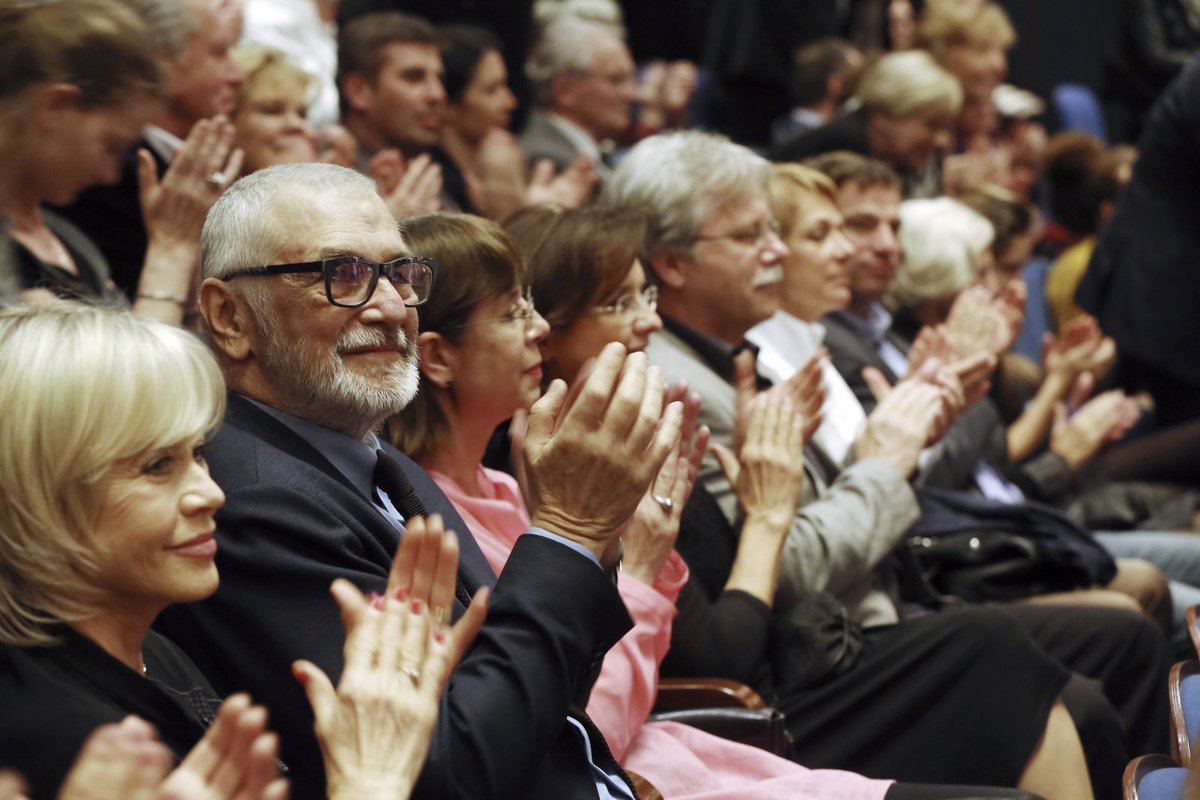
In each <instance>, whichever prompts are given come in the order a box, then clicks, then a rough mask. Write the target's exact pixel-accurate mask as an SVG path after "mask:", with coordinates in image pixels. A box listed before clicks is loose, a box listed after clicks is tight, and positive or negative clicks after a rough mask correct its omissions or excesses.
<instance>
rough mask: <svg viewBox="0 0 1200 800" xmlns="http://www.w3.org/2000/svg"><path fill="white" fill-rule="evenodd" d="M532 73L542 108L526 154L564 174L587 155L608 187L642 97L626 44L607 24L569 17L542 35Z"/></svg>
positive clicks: (528, 130) (529, 127)
mask: <svg viewBox="0 0 1200 800" xmlns="http://www.w3.org/2000/svg"><path fill="white" fill-rule="evenodd" d="M526 73H527V75H528V76H529V79H530V81H532V82H533V86H534V90H535V92H536V108H535V110H534V111H533V112H532V113H531V114H530V115H529V120H528V122H527V123H526V125H525V129H524V130H523V131H522V132H521V146H522V147H523V148H524V149H525V152H526V154H527V155H528V156H529V157H530V158H531V159H533V160H535V161H536V160H537V159H542V158H547V159H550V161H552V162H553V163H554V165H555V166H556V167H557V168H558V169H566V168H567V167H569V166H570V165H571V164H573V163H574V162H575V160H576V158H577V157H578V155H579V154H583V155H584V156H586V158H587V159H588V161H589V163H590V164H591V166H592V169H594V170H595V171H596V174H597V175H598V176H599V178H600V182H601V183H603V181H604V180H605V179H606V178H607V177H608V176H609V174H610V173H611V171H612V164H611V156H612V154H613V151H614V149H615V148H616V144H617V142H616V140H617V139H618V138H619V137H620V136H622V135H624V134H625V133H626V132H627V131H628V130H629V128H630V125H631V124H632V120H631V116H630V104H631V103H632V102H633V101H634V99H635V96H636V92H637V76H636V74H635V72H634V65H633V58H632V57H631V56H630V54H629V48H628V47H626V46H625V42H624V41H622V39H621V38H620V37H619V36H617V35H616V34H614V33H613V32H612V30H611V29H609V28H607V27H605V26H603V25H599V24H596V23H589V22H585V21H583V20H580V19H578V18H574V17H563V18H561V19H557V20H555V21H554V22H551V23H550V24H549V25H547V26H546V28H545V29H544V30H543V31H542V35H541V38H540V39H539V40H538V42H537V43H536V44H535V45H534V48H533V51H532V53H531V54H530V56H529V61H528V64H527V66H526Z"/></svg>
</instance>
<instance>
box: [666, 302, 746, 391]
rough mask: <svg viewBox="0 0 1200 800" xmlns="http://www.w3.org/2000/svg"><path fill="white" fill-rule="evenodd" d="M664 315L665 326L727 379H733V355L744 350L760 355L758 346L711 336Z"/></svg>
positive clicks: (712, 368) (710, 367)
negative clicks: (731, 342) (734, 342)
mask: <svg viewBox="0 0 1200 800" xmlns="http://www.w3.org/2000/svg"><path fill="white" fill-rule="evenodd" d="M659 316H661V317H662V321H663V327H664V328H666V329H667V330H668V331H670V332H671V333H673V334H675V335H676V336H678V337H679V338H680V340H681V341H683V343H684V344H686V345H687V346H688V347H691V348H692V349H693V350H695V351H696V355H698V356H699V357H700V360H701V361H703V362H704V363H705V364H706V365H708V367H709V369H711V370H713V371H714V372H716V373H717V374H718V375H720V376H721V377H723V378H724V379H725V380H727V381H732V380H733V357H734V356H736V355H737V354H738V353H740V352H742V351H743V350H749V351H750V352H752V353H754V356H755V358H757V357H758V347H757V346H755V345H753V344H751V343H749V342H743V343H741V344H736V345H734V344H730V343H729V342H727V341H725V340H724V339H718V338H717V337H716V336H711V335H709V334H707V333H704V332H702V331H698V330H696V329H695V328H693V327H691V326H690V325H685V324H684V323H682V322H680V321H679V320H677V319H673V318H671V317H668V316H666V315H665V314H660V315H659Z"/></svg>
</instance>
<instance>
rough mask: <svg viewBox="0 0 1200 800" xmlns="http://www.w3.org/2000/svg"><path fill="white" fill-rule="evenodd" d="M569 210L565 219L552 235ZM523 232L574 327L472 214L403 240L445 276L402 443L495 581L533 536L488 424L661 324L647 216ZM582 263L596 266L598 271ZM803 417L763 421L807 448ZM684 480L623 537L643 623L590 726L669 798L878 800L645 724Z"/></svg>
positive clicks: (619, 649)
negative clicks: (642, 250)
mask: <svg viewBox="0 0 1200 800" xmlns="http://www.w3.org/2000/svg"><path fill="white" fill-rule="evenodd" d="M564 214H565V216H567V219H566V220H563V221H562V222H563V224H558V223H559V222H560V220H559V217H560V216H562V215H564ZM576 223H579V224H578V225H577V224H576ZM513 224H514V226H515V229H519V237H520V238H521V239H524V238H525V237H526V235H527V234H528V235H530V236H538V235H541V234H545V235H546V236H547V238H548V239H549V241H547V242H544V244H546V245H547V247H548V248H549V249H547V250H546V251H544V253H543V255H545V254H548V253H550V252H551V251H553V252H554V253H556V254H558V255H562V256H563V260H561V261H558V262H557V263H558V264H559V265H560V266H561V267H562V271H561V272H560V273H558V274H557V275H556V276H554V277H553V278H552V277H551V276H550V275H549V274H547V273H545V272H543V271H538V272H536V273H533V274H532V277H535V283H534V286H533V297H534V299H535V300H536V298H537V297H538V296H539V294H540V295H541V296H547V297H548V296H550V295H551V294H554V290H552V289H551V288H550V284H551V283H552V284H553V285H554V287H556V288H557V289H560V290H561V291H562V292H563V293H564V295H569V296H570V300H569V301H561V302H556V303H555V305H554V307H553V308H552V311H551V314H552V318H553V319H556V320H560V321H561V322H562V324H563V325H565V326H566V327H565V329H560V330H556V331H553V332H551V333H550V335H549V336H548V335H547V334H548V332H549V326H547V322H546V320H545V319H543V317H542V316H541V314H540V312H536V311H534V310H533V307H532V306H531V305H529V304H528V302H527V300H525V299H524V297H525V296H523V295H522V292H521V289H520V286H521V278H522V277H523V274H524V270H523V268H522V261H523V260H522V258H521V254H520V252H519V251H518V250H517V248H516V247H515V245H514V243H513V240H512V239H510V238H509V236H508V235H506V234H505V233H504V232H503V231H502V230H500V229H499V228H498V227H497V226H496V225H494V224H492V223H490V222H486V221H484V220H481V219H479V218H475V217H469V216H445V215H436V216H428V217H419V218H416V219H413V220H409V221H407V222H406V225H405V227H406V230H405V236H406V239H407V241H408V243H409V245H410V246H411V247H412V248H413V249H414V250H415V251H417V252H421V253H425V254H428V255H429V256H431V257H432V258H435V259H437V260H438V261H439V262H440V263H441V264H442V265H443V266H442V276H441V280H440V282H439V284H438V288H437V289H436V290H435V291H434V293H433V296H432V297H431V298H430V301H429V302H428V303H427V304H425V305H423V306H420V310H419V313H420V315H421V321H420V328H421V331H422V333H421V339H420V341H421V356H422V363H421V372H422V375H421V384H422V385H421V390H420V391H419V392H418V394H417V400H416V401H415V402H414V403H412V404H410V406H409V407H408V408H407V409H405V411H404V412H403V413H402V414H401V415H400V416H399V417H398V418H397V419H396V420H395V424H394V425H392V427H391V429H390V430H391V433H392V436H393V440H394V441H396V442H397V444H398V445H399V446H400V447H401V448H402V449H405V450H406V451H407V452H409V453H410V454H412V455H414V456H415V457H416V458H417V460H418V461H420V462H421V463H422V465H423V466H424V467H425V468H426V469H428V470H429V472H430V474H431V475H432V476H433V477H434V479H435V480H436V481H437V482H438V484H439V485H440V486H441V487H442V489H443V490H444V491H445V492H446V494H447V496H448V497H449V498H450V499H451V501H453V502H454V504H455V506H456V508H457V509H458V511H459V513H460V514H461V515H462V517H463V519H464V520H465V521H466V523H467V525H468V526H469V527H470V528H471V532H472V533H473V534H474V538H475V539H476V541H478V542H479V545H480V547H481V548H482V550H483V552H484V555H485V556H486V557H487V558H488V560H489V563H490V564H491V565H492V567H493V569H495V570H497V571H499V570H500V569H501V568H502V567H503V566H504V563H505V561H506V559H507V558H508V554H509V552H510V550H511V549H512V547H513V546H514V544H515V542H516V540H517V538H518V537H519V536H520V535H521V534H522V533H524V532H525V531H526V530H527V529H528V525H529V515H528V511H527V509H526V506H525V502H524V500H523V494H522V491H521V487H520V485H519V483H518V482H517V480H515V479H514V478H513V477H511V476H509V475H507V474H505V473H502V472H498V471H494V470H490V469H487V468H485V467H483V466H481V464H480V461H481V459H482V458H483V454H484V451H485V449H486V447H487V445H488V440H489V437H490V435H491V433H492V427H493V426H495V424H496V423H498V422H500V421H502V420H504V419H506V418H507V417H509V416H512V415H513V414H519V413H520V412H521V411H522V410H523V409H524V408H525V407H526V406H527V405H529V404H530V403H531V402H532V401H533V399H535V398H536V397H537V395H538V391H539V386H538V384H539V383H540V382H542V381H546V380H549V379H550V377H551V375H559V376H566V377H567V379H568V380H573V379H575V377H576V374H577V372H578V367H579V366H580V365H581V364H582V363H583V362H584V361H586V360H587V359H588V358H590V357H592V356H595V355H596V354H597V353H599V351H600V350H601V349H602V348H603V347H604V345H606V344H608V343H609V342H612V341H620V342H622V343H624V344H626V346H627V347H628V348H629V349H631V350H637V349H640V348H642V347H644V346H645V344H646V340H647V338H648V337H649V335H650V334H651V333H652V332H653V331H654V330H657V328H658V326H659V325H660V322H659V320H658V318H657V316H656V315H655V313H654V294H653V291H647V290H646V288H645V278H644V276H643V275H642V273H641V268H640V267H638V266H636V261H635V255H636V251H637V244H636V242H637V240H638V238H639V237H640V236H641V234H642V231H643V230H644V225H645V223H644V221H643V220H642V218H641V217H640V216H639V215H637V214H633V213H629V212H607V211H580V212H561V211H553V210H544V209H532V210H528V211H526V212H522V214H519V215H518V216H517V217H516V218H515V219H514V220H513ZM581 226H582V227H581ZM548 228H553V229H552V230H548ZM585 230H586V232H587V235H586V236H585V235H583V234H584V231H585ZM562 237H566V238H565V239H563V238H562ZM558 245H562V246H563V247H562V249H559V247H558ZM588 263H590V264H592V265H594V268H593V269H588V268H587V267H586V264H588ZM538 264H539V270H540V268H543V267H544V266H545V262H544V260H543V259H541V258H540V257H539V258H538ZM555 299H556V301H557V300H561V298H560V297H556V298H555ZM552 325H553V323H552ZM569 338H570V339H576V338H577V339H579V342H578V344H579V345H581V346H580V347H573V346H572V345H571V342H569V341H568V339H569ZM539 346H540V352H539ZM585 349H586V350H588V352H585ZM543 358H544V359H545V361H544V362H543ZM472 373H474V374H472ZM543 373H544V374H543ZM422 398H423V399H422ZM694 412H695V408H694V407H693V414H694ZM794 412H795V409H794V407H787V406H783V405H781V406H780V407H778V408H775V409H773V411H772V413H771V414H770V415H768V416H769V417H770V418H771V420H772V421H773V422H772V429H771V434H772V435H773V434H777V433H779V432H780V431H781V430H783V431H789V432H790V433H791V435H792V437H793V441H792V443H793V444H796V445H797V446H798V441H799V437H800V426H799V421H798V419H797V417H796V414H795V413H794ZM517 427H519V425H518V426H517ZM681 438H682V437H681ZM686 438H687V439H688V440H690V439H691V437H690V436H688V437H686ZM768 438H769V437H768ZM687 446H688V447H690V446H691V443H690V441H689V442H688V445H687ZM702 446H703V445H702V444H701V447H702ZM681 450H682V447H681ZM802 479H803V478H802V476H796V475H793V477H792V482H791V487H792V488H793V489H794V491H793V492H791V494H792V499H791V500H790V501H785V502H784V504H785V505H789V504H790V505H789V507H788V508H787V509H786V512H785V513H784V515H783V516H784V517H785V518H786V517H788V516H790V514H791V513H792V511H793V508H794V502H795V500H794V498H795V495H796V494H797V493H798V491H799V482H800V481H802ZM690 482H691V475H690V474H689V462H688V459H687V458H685V457H683V454H682V452H681V453H680V454H679V456H678V457H677V458H675V459H673V460H670V461H669V462H668V465H667V466H666V467H664V470H663V472H662V473H661V474H660V476H659V480H658V481H657V482H656V485H655V486H654V487H653V488H652V490H651V491H650V492H649V493H648V494H647V496H646V497H645V498H644V500H643V502H642V503H641V505H640V506H639V508H638V510H637V512H636V514H635V516H634V517H633V518H632V519H631V520H630V523H629V530H628V531H627V532H626V534H625V535H624V536H623V537H622V538H623V541H624V548H625V549H624V558H623V562H622V572H621V575H620V578H619V579H618V588H619V590H620V592H621V597H622V599H623V600H624V602H625V604H626V606H627V608H628V609H629V611H630V614H631V615H632V616H633V618H634V621H635V628H634V630H633V631H632V632H631V633H630V634H629V635H627V636H626V637H625V638H624V639H622V640H621V642H620V643H618V644H617V645H616V647H614V648H613V649H612V650H611V651H610V652H609V654H608V656H607V657H606V658H605V660H604V665H603V668H602V670H601V675H600V679H599V682H598V683H597V684H596V686H595V687H594V688H593V690H592V693H591V700H590V702H589V704H588V713H589V715H590V716H591V717H592V719H593V721H595V722H596V724H597V725H598V726H599V727H600V729H601V731H602V732H603V733H604V735H605V738H606V741H607V742H608V744H609V746H610V747H611V748H612V751H613V753H614V755H616V757H617V758H618V760H619V761H620V762H621V764H622V765H623V766H625V767H626V768H628V769H630V770H633V771H634V772H636V773H638V774H641V775H643V776H645V777H646V778H648V779H649V780H650V782H651V783H652V784H654V786H655V787H656V788H657V789H658V790H659V791H661V792H662V793H663V794H664V796H667V797H671V798H688V797H704V798H706V799H708V798H711V799H713V800H716V799H717V798H729V799H730V800H732V799H733V798H735V797H736V798H763V799H765V798H785V797H786V798H791V797H798V796H804V797H830V798H832V797H856V798H864V800H865V798H874V799H875V800H878V798H882V797H883V795H884V793H885V792H886V790H887V788H888V786H889V782H887V781H871V780H868V779H866V778H862V777H860V776H857V775H853V774H851V773H845V772H810V771H808V770H805V769H804V768H802V767H799V766H797V765H796V764H794V763H792V762H790V761H787V760H784V759H781V758H777V757H775V756H772V755H770V754H768V753H766V752H765V751H763V750H759V749H757V748H753V747H749V746H745V745H739V744H735V743H732V742H728V741H725V740H723V739H719V738H716V737H714V736H711V735H708V734H705V733H702V732H700V731H699V730H696V729H693V728H690V727H688V726H684V725H679V724H675V723H659V722H655V723H647V722H646V717H647V714H648V713H649V709H650V706H651V705H652V703H653V699H654V695H655V691H656V687H657V682H658V664H659V662H660V661H661V660H662V657H663V654H664V653H665V652H666V649H667V645H668V642H669V640H670V636H671V620H672V617H674V616H675V613H676V612H675V599H676V596H677V595H678V594H679V592H680V589H681V587H682V586H683V585H684V584H685V582H686V581H687V580H688V571H687V567H686V565H684V563H683V561H682V559H681V558H680V556H679V555H678V554H677V553H675V552H674V551H673V550H672V547H671V544H672V542H673V541H674V538H675V533H676V532H677V531H678V527H679V517H680V513H681V512H682V507H683V505H684V503H685V500H686V495H687V490H688V488H689V484H690Z"/></svg>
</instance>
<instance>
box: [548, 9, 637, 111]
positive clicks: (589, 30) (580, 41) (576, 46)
mask: <svg viewBox="0 0 1200 800" xmlns="http://www.w3.org/2000/svg"><path fill="white" fill-rule="evenodd" d="M603 36H611V37H613V38H615V39H620V37H619V36H617V35H616V34H614V33H613V31H612V29H611V28H609V27H608V26H605V25H603V24H601V23H598V22H589V21H588V20H585V19H580V18H579V17H574V16H563V17H559V18H557V19H555V20H554V21H552V22H551V23H550V24H548V25H547V26H546V27H545V29H543V30H542V35H541V37H540V38H539V39H538V41H537V43H536V44H534V46H533V50H532V51H531V52H530V53H529V59H528V60H527V61H526V62H525V75H526V76H527V77H528V78H529V81H530V83H532V84H533V89H534V92H535V94H536V99H537V104H538V105H539V106H541V107H543V108H545V107H547V106H549V105H550V103H551V102H552V100H553V92H552V87H553V83H554V79H555V78H556V77H558V76H559V75H564V74H568V73H570V74H574V75H582V74H583V73H585V72H587V71H588V70H589V69H591V68H592V62H593V61H594V60H595V52H596V49H595V47H594V46H593V42H594V41H595V40H596V39H597V38H598V37H603Z"/></svg>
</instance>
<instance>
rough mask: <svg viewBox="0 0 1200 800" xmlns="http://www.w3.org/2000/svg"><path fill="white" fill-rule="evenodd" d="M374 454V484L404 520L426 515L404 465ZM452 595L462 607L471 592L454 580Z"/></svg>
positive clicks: (386, 456)
mask: <svg viewBox="0 0 1200 800" xmlns="http://www.w3.org/2000/svg"><path fill="white" fill-rule="evenodd" d="M375 454H376V456H377V458H376V460H375V475H374V476H373V477H374V479H375V485H376V486H377V487H378V488H380V489H382V490H383V491H384V492H387V496H388V498H389V499H391V501H392V505H394V506H396V510H397V511H399V512H400V513H401V514H403V515H404V519H405V521H406V522H407V521H408V520H410V519H412V518H413V517H428V516H429V509H427V508H425V504H424V503H422V502H421V498H419V497H417V492H416V490H415V489H413V485H412V481H410V480H409V479H408V475H406V474H405V473H404V467H402V466H400V462H399V461H397V460H396V459H394V458H392V457H391V456H389V455H388V454H387V453H385V452H383V450H376V451H375ZM454 596H455V597H456V598H458V601H459V602H460V603H462V604H463V608H466V607H467V606H469V605H470V604H471V593H470V592H468V591H467V589H466V587H465V586H463V584H462V581H461V580H455V582H454Z"/></svg>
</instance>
